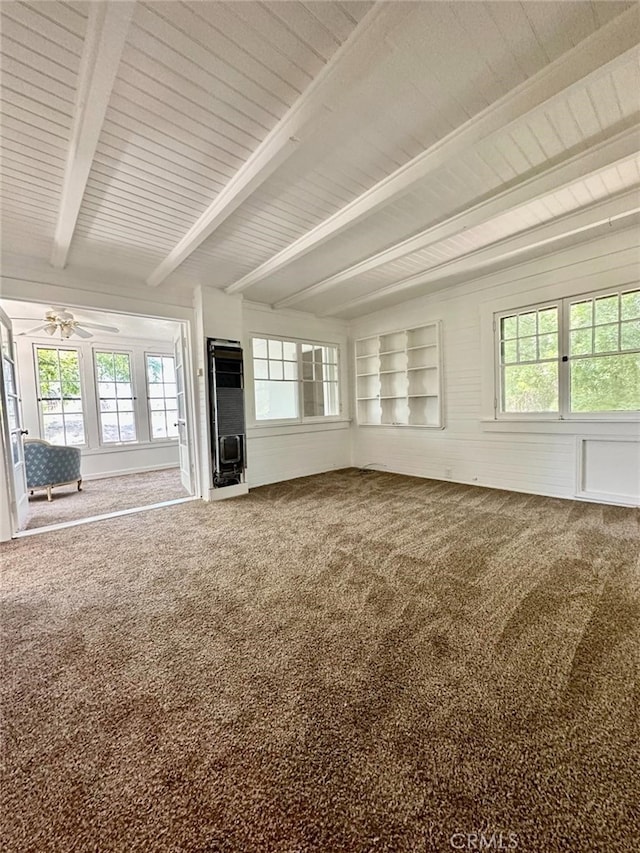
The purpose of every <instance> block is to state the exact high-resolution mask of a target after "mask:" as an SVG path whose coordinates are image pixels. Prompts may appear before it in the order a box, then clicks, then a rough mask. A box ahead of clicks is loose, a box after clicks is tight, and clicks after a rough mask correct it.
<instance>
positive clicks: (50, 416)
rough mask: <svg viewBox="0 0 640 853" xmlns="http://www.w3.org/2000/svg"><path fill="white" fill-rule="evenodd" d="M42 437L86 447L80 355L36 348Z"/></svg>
mask: <svg viewBox="0 0 640 853" xmlns="http://www.w3.org/2000/svg"><path fill="white" fill-rule="evenodd" d="M34 349H35V366H36V381H37V389H38V408H39V411H40V421H41V425H42V432H41V435H42V436H43V438H44V439H45V440H46V441H50V442H52V443H53V444H71V445H85V444H86V428H85V417H84V408H83V396H82V382H81V368H80V352H79V351H78V350H77V349H75V348H71V347H47V346H37V345H36V346H35V347H34Z"/></svg>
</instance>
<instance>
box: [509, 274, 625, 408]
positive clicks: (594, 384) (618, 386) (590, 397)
mask: <svg viewBox="0 0 640 853" xmlns="http://www.w3.org/2000/svg"><path fill="white" fill-rule="evenodd" d="M494 328H495V334H496V352H497V393H496V399H495V405H496V416H498V417H507V418H508V417H510V416H511V417H514V416H519V417H522V416H526V417H536V416H538V417H545V416H546V417H558V418H571V417H575V418H580V417H585V416H589V415H591V416H596V417H599V418H607V417H611V418H619V417H625V416H626V417H629V416H630V415H636V416H637V415H638V413H639V411H640V289H638V288H637V287H635V288H633V289H631V288H621V289H619V290H614V291H603V292H597V293H589V294H585V295H583V296H578V297H570V298H566V299H561V300H557V301H552V302H547V303H542V304H539V305H533V306H529V307H527V308H523V309H520V310H517V311H508V312H503V313H501V314H498V315H496V317H495V322H494Z"/></svg>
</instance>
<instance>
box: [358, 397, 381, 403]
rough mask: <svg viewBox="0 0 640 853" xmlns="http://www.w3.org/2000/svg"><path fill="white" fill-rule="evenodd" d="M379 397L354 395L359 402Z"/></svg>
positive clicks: (378, 398)
mask: <svg viewBox="0 0 640 853" xmlns="http://www.w3.org/2000/svg"><path fill="white" fill-rule="evenodd" d="M380 399H381V398H380V397H356V400H357V401H358V403H360V402H361V401H362V400H380Z"/></svg>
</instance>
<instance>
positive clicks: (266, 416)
mask: <svg viewBox="0 0 640 853" xmlns="http://www.w3.org/2000/svg"><path fill="white" fill-rule="evenodd" d="M251 351H252V356H253V359H252V361H253V386H254V404H255V420H256V422H257V423H263V422H267V421H268V422H271V423H274V422H282V421H286V422H302V421H316V420H324V419H326V418H337V417H339V415H340V384H339V353H338V346H337V344H330V343H316V342H308V341H296V340H284V339H282V338H271V337H270V338H266V337H258V336H256V337H253V338H252V340H251Z"/></svg>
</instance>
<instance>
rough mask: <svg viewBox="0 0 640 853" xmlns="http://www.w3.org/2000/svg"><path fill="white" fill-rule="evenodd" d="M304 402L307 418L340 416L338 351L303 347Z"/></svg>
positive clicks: (334, 348)
mask: <svg viewBox="0 0 640 853" xmlns="http://www.w3.org/2000/svg"><path fill="white" fill-rule="evenodd" d="M300 347H301V352H302V401H303V414H304V416H305V417H306V418H317V417H322V416H324V415H337V414H339V411H340V408H339V400H338V348H337V347H328V346H322V345H320V344H301V345H300Z"/></svg>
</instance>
